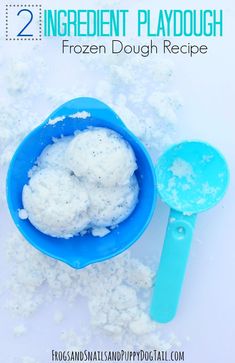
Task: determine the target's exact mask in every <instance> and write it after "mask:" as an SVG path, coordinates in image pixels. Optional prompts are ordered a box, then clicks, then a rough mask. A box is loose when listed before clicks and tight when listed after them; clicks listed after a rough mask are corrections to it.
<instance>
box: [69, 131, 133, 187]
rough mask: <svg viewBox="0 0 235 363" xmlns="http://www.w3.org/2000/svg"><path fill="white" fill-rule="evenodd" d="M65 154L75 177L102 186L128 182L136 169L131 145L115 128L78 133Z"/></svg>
mask: <svg viewBox="0 0 235 363" xmlns="http://www.w3.org/2000/svg"><path fill="white" fill-rule="evenodd" d="M66 156H67V165H68V167H69V168H70V169H71V170H72V171H73V172H74V174H75V175H76V176H77V177H80V178H82V179H84V180H86V181H87V182H88V183H94V184H97V183H98V184H99V185H102V186H105V187H114V186H116V185H126V184H128V183H129V180H130V177H131V176H132V175H133V173H134V171H135V170H136V169H137V165H136V160H135V155H134V152H133V150H132V148H131V146H130V145H129V144H128V143H127V142H126V141H125V140H124V139H123V138H122V136H121V135H119V134H118V133H116V132H115V131H113V130H110V129H106V128H102V127H93V128H89V129H87V130H84V131H83V132H79V133H78V134H77V135H76V136H75V137H74V139H73V140H72V141H71V143H70V144H69V146H68V148H67V154H66Z"/></svg>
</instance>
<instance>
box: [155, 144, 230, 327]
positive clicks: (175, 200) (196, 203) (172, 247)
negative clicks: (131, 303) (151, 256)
mask: <svg viewBox="0 0 235 363" xmlns="http://www.w3.org/2000/svg"><path fill="white" fill-rule="evenodd" d="M175 162H176V163H175ZM176 165H178V170H177V167H176ZM173 166H174V167H173ZM174 174H175V175H174ZM176 174H177V175H178V176H176ZM156 175H157V186H158V191H159V194H160V196H161V198H162V199H163V200H164V201H165V202H166V203H167V204H168V205H169V206H170V207H171V208H172V209H171V212H170V216H169V220H168V226H167V231H166V236H165V242H164V246H163V250H162V255H161V260H160V265H159V268H158V272H157V276H156V281H155V285H154V289H153V296H152V302H151V308H150V315H151V318H152V319H153V320H156V321H157V322H160V323H167V322H169V321H171V320H172V319H173V318H174V316H175V314H176V311H177V306H178V303H179V298H180V292H181V289H182V284H183V280H184V275H185V271H186V266H187V260H188V256H189V252H190V246H191V242H192V237H193V231H194V226H195V222H196V213H198V212H202V211H204V210H206V209H208V208H211V207H213V206H214V205H215V204H217V203H218V202H219V201H220V200H221V198H222V197H223V196H224V194H225V192H226V189H227V186H228V183H229V171H228V167H227V164H226V161H225V159H224V158H223V156H222V155H221V154H220V153H219V152H218V151H217V150H216V149H215V148H213V147H212V146H210V145H208V144H206V143H203V142H196V141H195V142H189V141H188V142H183V143H181V144H179V145H174V146H173V147H171V148H170V149H169V150H167V151H166V152H165V153H164V154H163V155H162V156H161V157H160V159H159V160H158V163H157V166H156Z"/></svg>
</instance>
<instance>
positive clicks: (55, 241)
mask: <svg viewBox="0 0 235 363" xmlns="http://www.w3.org/2000/svg"><path fill="white" fill-rule="evenodd" d="M82 111H87V112H89V113H90V114H91V117H88V118H86V119H81V118H79V119H78V118H70V117H69V115H72V114H75V113H77V112H82ZM60 116H66V117H65V118H64V119H63V120H62V121H60V122H57V123H55V124H54V125H52V124H48V122H49V120H50V119H54V118H56V117H60ZM89 126H97V127H107V128H110V129H112V130H114V131H116V132H118V133H119V134H120V135H122V136H123V138H124V139H125V140H127V141H128V142H129V143H130V145H131V146H132V148H133V150H134V153H135V155H136V160H137V164H138V170H137V171H136V177H137V179H138V183H139V187H140V192H139V201H138V204H137V206H136V208H135V210H134V211H133V213H132V214H131V215H130V216H129V218H127V219H126V220H125V221H123V222H122V223H120V224H119V225H118V227H117V228H115V229H113V230H112V231H111V232H110V233H109V234H108V235H106V236H105V237H102V238H101V237H93V236H92V235H91V234H87V235H85V236H83V237H81V236H75V237H73V238H70V239H63V238H55V237H50V236H48V235H46V234H44V233H42V232H40V231H38V230H37V229H36V228H35V227H34V226H33V225H32V224H31V223H30V221H29V220H22V219H20V218H19V215H18V211H19V209H22V208H23V205H22V189H23V186H24V185H25V184H26V183H28V179H29V178H28V172H29V170H30V169H31V168H32V166H33V165H34V163H35V161H36V159H37V158H38V156H39V155H40V154H41V152H42V150H43V149H44V148H45V147H46V146H47V145H48V144H52V143H53V141H52V139H53V138H60V137H61V136H62V135H63V136H69V135H73V134H74V132H75V131H76V130H84V129H85V128H87V127H89ZM155 178H156V177H155V171H154V166H153V163H152V161H151V159H150V156H149V154H148V152H147V150H146V149H145V147H144V146H143V145H142V143H141V142H140V141H139V140H138V139H137V138H136V137H135V136H134V135H133V134H132V133H131V132H130V131H129V130H128V129H127V128H126V127H125V125H124V124H123V123H122V121H121V120H120V118H119V117H118V116H117V115H116V114H115V113H114V112H113V111H112V110H111V109H110V108H109V107H108V106H107V105H105V104H104V103H102V102H100V101H98V100H96V99H93V98H78V99H74V100H72V101H69V102H67V103H65V104H64V105H62V106H61V107H60V108H59V109H57V110H56V111H55V112H53V113H52V114H51V115H50V116H49V117H48V119H47V120H46V121H45V122H44V123H43V124H42V125H40V126H39V127H37V128H36V129H34V130H33V131H32V132H31V133H30V134H29V135H28V136H27V137H26V138H25V139H24V140H23V142H22V143H21V144H20V145H19V147H18V149H17V150H16V152H15V154H14V156H13V159H12V161H11V164H10V167H9V171H8V176H7V202H8V206H9V210H10V213H11V216H12V218H13V220H14V222H15V224H16V226H17V228H18V229H19V231H20V232H21V233H22V235H23V236H24V237H25V238H26V239H27V240H28V241H29V242H30V243H31V244H32V245H33V246H34V247H36V248H37V249H38V250H40V251H41V252H43V253H45V254H46V255H48V256H51V257H53V258H56V259H58V260H61V261H63V262H65V263H67V264H68V265H70V266H72V267H74V268H82V267H85V266H87V265H89V264H91V263H95V262H98V261H103V260H106V259H109V258H111V257H114V256H116V255H118V254H119V253H121V252H123V251H124V250H126V249H127V248H129V247H130V246H131V245H132V244H133V243H134V242H135V241H137V240H138V239H139V237H140V236H141V235H142V233H143V232H144V230H145V229H146V227H147V226H148V224H149V222H150V220H151V217H152V215H153V212H154V209H155V204H156V193H157V190H156V179H155Z"/></svg>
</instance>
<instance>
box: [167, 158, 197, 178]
mask: <svg viewBox="0 0 235 363" xmlns="http://www.w3.org/2000/svg"><path fill="white" fill-rule="evenodd" d="M169 170H170V171H171V172H172V174H173V175H174V176H175V177H177V178H186V179H187V180H188V181H189V182H190V181H191V180H192V178H193V175H194V173H193V168H192V165H191V164H190V163H188V162H187V161H185V160H183V159H180V158H177V159H175V160H174V162H173V164H172V165H171V167H170V168H169Z"/></svg>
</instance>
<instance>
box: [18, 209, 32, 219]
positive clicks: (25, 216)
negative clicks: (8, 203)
mask: <svg viewBox="0 0 235 363" xmlns="http://www.w3.org/2000/svg"><path fill="white" fill-rule="evenodd" d="M18 215H19V217H20V219H28V217H29V216H28V213H27V212H26V210H25V209H19V211H18Z"/></svg>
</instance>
